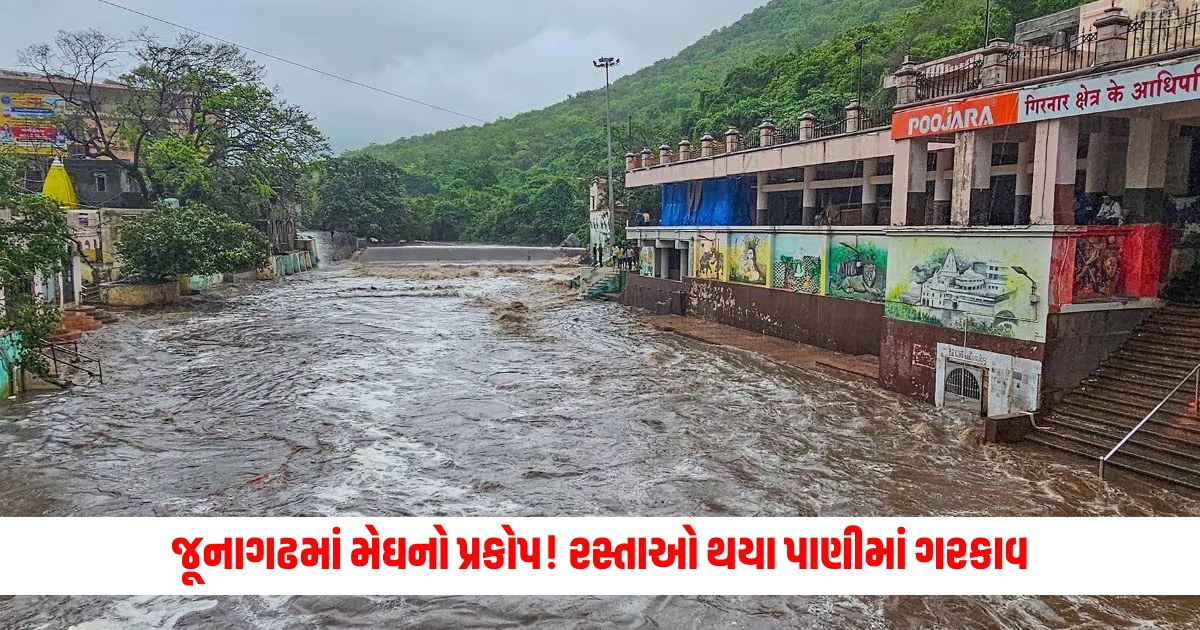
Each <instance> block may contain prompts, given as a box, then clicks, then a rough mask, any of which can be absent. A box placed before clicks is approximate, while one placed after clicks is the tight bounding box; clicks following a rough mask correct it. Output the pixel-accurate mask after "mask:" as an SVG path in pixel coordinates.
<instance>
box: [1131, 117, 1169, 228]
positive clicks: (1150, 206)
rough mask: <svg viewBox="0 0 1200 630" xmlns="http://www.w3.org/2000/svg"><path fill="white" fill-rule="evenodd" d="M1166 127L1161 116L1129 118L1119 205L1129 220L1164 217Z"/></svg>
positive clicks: (1165, 196)
mask: <svg viewBox="0 0 1200 630" xmlns="http://www.w3.org/2000/svg"><path fill="white" fill-rule="evenodd" d="M1170 131H1171V125H1170V123H1168V122H1167V121H1165V120H1158V119H1155V118H1131V119H1129V149H1128V150H1127V153H1126V157H1125V197H1124V200H1123V201H1124V203H1123V205H1124V206H1125V212H1126V216H1127V217H1129V220H1130V221H1137V222H1143V223H1157V222H1160V221H1162V220H1163V219H1164V217H1165V214H1166V207H1167V192H1166V190H1165V187H1166V181H1167V147H1168V146H1170V142H1171V140H1170Z"/></svg>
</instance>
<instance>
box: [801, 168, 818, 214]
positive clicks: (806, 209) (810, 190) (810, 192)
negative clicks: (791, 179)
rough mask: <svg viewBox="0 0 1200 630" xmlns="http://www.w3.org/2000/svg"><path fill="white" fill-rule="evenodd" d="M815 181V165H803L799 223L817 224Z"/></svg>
mask: <svg viewBox="0 0 1200 630" xmlns="http://www.w3.org/2000/svg"><path fill="white" fill-rule="evenodd" d="M816 181H817V167H816V166H814V165H809V166H805V167H804V203H803V205H802V206H801V208H800V212H801V218H800V223H801V225H816V224H817V210H818V208H817V189H816V188H814V187H813V184H815V183H816Z"/></svg>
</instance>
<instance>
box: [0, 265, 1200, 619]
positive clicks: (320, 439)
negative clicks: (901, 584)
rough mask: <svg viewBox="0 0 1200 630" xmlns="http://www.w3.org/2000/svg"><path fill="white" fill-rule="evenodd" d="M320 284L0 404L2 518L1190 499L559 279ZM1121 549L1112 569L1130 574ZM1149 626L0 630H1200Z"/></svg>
mask: <svg viewBox="0 0 1200 630" xmlns="http://www.w3.org/2000/svg"><path fill="white" fill-rule="evenodd" d="M462 274H463V270H462V269H458V270H456V271H453V272H447V273H444V274H430V275H428V276H425V277H422V276H421V275H420V273H419V272H417V271H412V270H402V271H394V272H393V273H391V274H390V275H391V276H392V277H373V276H368V275H364V274H363V273H362V272H360V271H358V270H356V269H354V268H351V267H342V268H337V267H335V268H333V269H327V270H322V271H316V272H311V273H307V274H302V275H300V276H294V277H292V278H289V279H287V280H285V281H281V282H276V283H258V284H254V285H250V286H242V287H232V288H226V289H224V290H223V291H222V292H220V293H218V294H216V295H214V296H211V297H207V298H205V299H202V300H199V301H196V302H194V303H191V304H189V305H186V306H182V307H179V308H176V309H173V310H170V311H167V312H147V313H128V314H124V315H123V316H122V317H121V319H120V321H119V322H118V323H116V324H113V325H110V326H107V327H106V328H104V329H102V330H101V331H99V332H96V333H92V334H91V335H90V336H89V337H88V338H87V340H86V342H85V344H84V345H85V346H86V348H87V350H88V351H91V352H93V353H96V354H99V355H100V356H102V357H103V360H104V364H105V376H106V384H105V385H103V386H90V387H82V388H77V389H75V390H73V391H68V392H61V393H56V394H49V395H41V396H36V397H33V398H28V399H24V400H20V401H13V402H10V403H7V404H3V403H0V405H2V406H0V515H2V516H29V515H39V516H40V515H47V516H62V515H69V516H151V515H153V516H195V515H226V516H263V515H271V516H301V515H387V516H408V515H412V516H497V515H511V516H551V515H553V516H584V515H600V516H626V515H634V516H641V515H645V516H815V515H821V516H919V515H962V516H985V515H988V516H1077V515H1078V516H1083V515H1104V516H1108V515H1112V516H1117V515H1123V516H1144V515H1176V514H1193V515H1194V514H1197V513H1200V505H1198V503H1197V502H1196V501H1195V500H1193V499H1191V498H1188V497H1183V496H1180V495H1178V494H1175V493H1173V492H1170V491H1167V490H1162V489H1155V488H1153V487H1151V486H1147V485H1144V484H1141V483H1138V482H1136V481H1131V480H1122V479H1118V480H1116V481H1115V482H1110V483H1107V484H1106V483H1103V482H1100V481H1099V480H1098V479H1097V477H1096V475H1095V473H1094V471H1093V470H1092V469H1091V466H1090V465H1087V464H1086V463H1081V462H1077V461H1063V460H1060V459H1058V458H1056V457H1055V456H1053V455H1050V454H1048V453H1045V452H1042V451H1038V450H1033V449H1030V448H995V447H985V446H980V445H978V443H977V440H976V439H975V438H974V435H973V433H972V430H971V429H972V427H973V423H972V422H971V421H970V419H968V418H965V417H963V416H960V415H956V414H954V413H953V412H947V411H941V410H936V409H933V408H930V407H929V406H926V405H923V404H917V403H914V402H911V401H909V400H906V399H904V398H902V397H898V396H895V395H892V394H889V393H887V392H883V391H880V390H879V389H878V388H876V387H874V386H872V385H870V384H869V383H865V382H863V381H860V380H854V379H852V378H849V377H842V376H839V375H836V374H832V373H827V372H816V371H804V370H797V369H793V368H787V367H783V366H780V365H778V364H775V363H771V362H769V361H766V360H763V359H761V358H758V357H756V356H754V355H751V354H747V353H744V352H741V351H737V350H732V349H728V348H722V347H715V346H708V345H704V344H701V343H698V342H693V341H689V340H686V339H683V338H679V337H676V336H674V335H671V334H669V333H661V332H658V331H656V330H654V329H653V328H651V327H649V326H647V325H645V324H644V323H642V322H640V321H639V319H638V316H637V315H636V314H634V313H632V312H629V311H627V310H625V309H623V308H621V307H619V306H615V305H612V304H607V303H586V302H580V301H576V300H574V299H573V298H571V296H569V295H568V294H566V293H564V292H563V291H562V290H561V289H558V288H556V287H555V286H554V284H553V282H551V280H552V279H551V278H549V277H547V276H539V275H537V274H536V273H534V274H531V273H530V272H529V271H528V270H526V271H524V272H521V273H503V272H497V271H494V270H484V271H480V272H478V273H477V274H476V273H475V272H472V273H470V274H467V275H462ZM1118 550H1119V542H1117V541H1114V547H1113V549H1105V550H1099V549H1098V550H1097V553H1113V552H1119V551H1118ZM1197 619H1200V601H1197V600H1194V599H1192V600H1188V599H1153V598H1137V599H1135V598H1032V597H1029V598H1001V597H994V598H916V597H894V598H883V597H877V598H861V597H818V598H803V597H698V598H689V597H627V598H613V597H604V598H600V597H595V598H565V597H564V598H325V597H292V598H284V597H278V598H269V597H245V598H191V599H189V598H178V597H159V598H142V597H138V598H7V599H0V627H3V628H60V627H75V628H88V629H93V628H158V627H174V628H199V627H222V628H225V627H229V628H242V627H245V628H311V627H362V628H376V627H421V628H425V627H428V628H460V627H485V628H511V627H536V628H563V627H568V628H592V627H608V626H618V627H657V628H726V627H739V628H885V627H891V628H925V627H942V628H1150V627H1172V628H1186V627H1198V626H1200V623H1198V622H1197Z"/></svg>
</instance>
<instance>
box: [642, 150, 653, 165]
mask: <svg viewBox="0 0 1200 630" xmlns="http://www.w3.org/2000/svg"><path fill="white" fill-rule="evenodd" d="M653 155H654V152H653V151H651V150H650V147H646V148H645V149H642V166H643V167H646V166H653V163H652V162H651V161H650V158H651V156H653Z"/></svg>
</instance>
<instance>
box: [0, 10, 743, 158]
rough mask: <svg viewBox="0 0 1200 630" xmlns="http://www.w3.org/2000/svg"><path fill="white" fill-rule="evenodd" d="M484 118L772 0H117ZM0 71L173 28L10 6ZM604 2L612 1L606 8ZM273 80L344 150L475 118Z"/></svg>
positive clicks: (341, 87)
mask: <svg viewBox="0 0 1200 630" xmlns="http://www.w3.org/2000/svg"><path fill="white" fill-rule="evenodd" d="M114 1H115V2H118V3H119V4H124V5H126V6H129V7H131V8H135V9H138V10H140V11H144V12H146V13H150V14H152V15H156V16H158V17H161V18H163V19H167V20H170V21H173V22H178V23H180V24H184V25H187V26H190V27H192V28H195V29H197V30H200V31H204V32H206V33H210V34H212V35H217V36H220V37H225V38H227V39H230V40H233V41H235V42H237V43H239V44H243V45H246V46H251V47H255V48H259V49H262V50H265V51H268V52H271V53H274V54H277V55H279V56H281V57H286V58H289V59H293V60H295V61H299V62H302V63H306V64H308V65H312V66H316V67H319V68H322V69H326V70H329V71H330V72H334V73H336V74H340V75H343V76H347V77H350V78H353V79H355V80H358V81H362V82H364V83H369V84H372V85H377V86H379V87H381V88H385V89H388V90H391V91H394V92H399V93H401V94H404V95H406V96H411V97H413V98H417V99H420V100H424V101H428V102H432V103H436V104H438V105H442V106H444V107H448V108H450V109H455V110H458V111H461V112H465V113H468V114H472V115H474V116H478V117H480V118H483V119H486V120H493V119H495V118H497V117H500V116H512V115H513V114H516V113H519V112H522V111H525V110H528V109H533V108H538V107H542V106H546V105H550V104H552V103H555V102H557V101H560V100H562V99H564V98H566V97H567V95H569V94H574V93H576V92H579V91H582V90H587V89H591V88H594V87H597V86H600V85H603V78H602V76H601V75H600V73H599V71H596V70H594V69H592V67H591V63H590V60H591V59H594V58H596V57H599V56H602V55H611V56H614V57H620V58H621V67H620V68H619V71H618V76H620V75H623V74H628V73H630V72H633V71H635V70H637V69H639V68H642V67H644V66H647V65H650V64H651V63H653V62H655V61H657V60H658V59H662V58H664V57H670V56H672V55H674V54H675V53H676V52H678V51H680V50H682V49H683V48H684V47H685V46H687V45H688V44H690V43H692V42H693V41H695V40H696V39H698V38H699V37H701V36H703V35H706V34H708V33H709V32H711V31H713V30H714V29H716V28H719V27H721V26H725V25H727V24H730V23H732V22H734V21H735V20H737V19H738V18H739V17H740V16H742V15H743V14H745V13H747V12H749V11H750V10H752V9H754V8H755V7H758V6H761V5H763V4H766V3H767V0H606V1H604V2H583V1H578V0H423V1H416V0H391V1H389V0H205V1H196V0H114ZM5 4H6V5H7V6H6V7H5V9H4V21H5V22H6V24H7V28H5V32H4V37H3V38H0V66H2V67H5V68H17V65H16V55H17V51H18V50H19V49H21V48H24V47H25V46H27V45H29V44H33V43H39V42H44V41H49V40H51V39H52V38H53V37H54V35H55V33H56V32H57V31H58V30H59V29H65V30H75V29H82V28H90V27H95V28H100V29H102V30H105V31H109V32H114V33H125V32H131V31H134V30H136V29H139V28H142V27H146V28H148V29H150V30H151V31H153V32H155V33H159V34H161V35H163V36H173V35H174V29H173V28H172V27H169V26H166V25H163V24H160V23H156V22H152V21H149V20H147V19H145V18H142V17H139V16H136V15H133V14H131V13H127V12H125V11H121V10H120V9H117V8H113V7H110V6H106V5H104V4H101V3H100V2H97V1H96V0H39V1H38V2H11V3H5ZM599 7H603V10H601V9H600V8H599ZM262 61H263V62H264V64H265V65H266V67H267V71H268V75H269V76H268V80H269V82H271V83H273V84H276V85H278V86H280V87H281V88H282V90H283V93H284V96H285V97H286V98H287V99H288V100H290V101H292V102H294V103H297V104H299V105H301V106H302V107H304V108H305V109H307V110H308V111H309V112H312V114H313V115H314V116H316V118H317V122H318V124H319V125H320V126H321V128H322V129H323V130H324V131H325V133H326V134H328V135H329V137H330V139H331V141H332V143H333V146H334V148H335V149H337V150H341V149H347V148H354V147H359V146H363V145H365V144H369V143H371V142H381V143H382V142H389V141H391V140H394V139H396V138H399V137H402V136H408V135H413V134H418V133H425V132H429V131H435V130H438V129H444V128H448V127H456V126H459V125H460V124H463V123H469V122H470V121H466V120H464V119H461V118H457V117H455V116H451V115H449V114H445V113H442V112H438V111H434V110H429V109H426V108H423V107H420V106H418V105H414V104H411V103H407V102H405V101H402V100H399V99H395V98H392V97H388V96H383V95H379V94H376V93H374V92H371V91H368V90H365V89H362V88H359V87H355V86H353V85H349V84H345V83H342V82H339V81H336V80H333V79H328V78H325V77H321V76H318V75H315V74H312V73H309V72H306V71H304V70H301V69H298V68H294V67H291V66H288V65H286V64H282V63H279V62H275V61H270V60H262Z"/></svg>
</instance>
